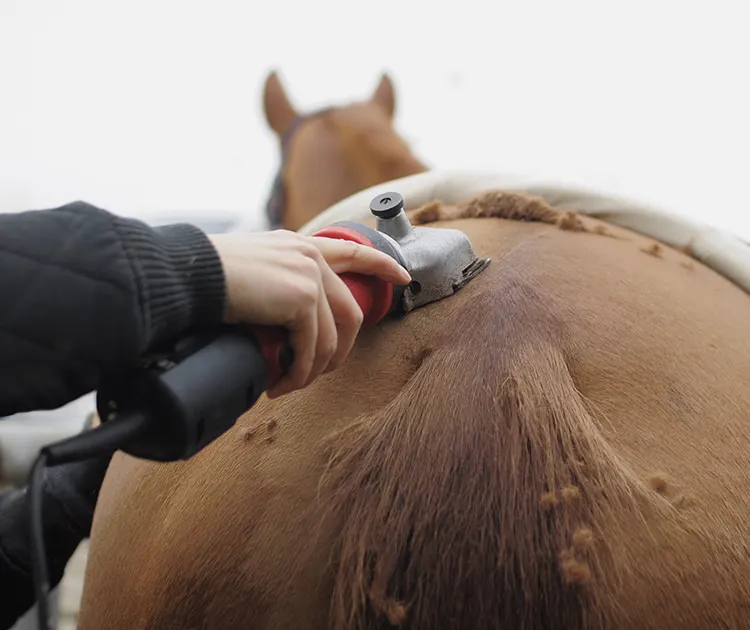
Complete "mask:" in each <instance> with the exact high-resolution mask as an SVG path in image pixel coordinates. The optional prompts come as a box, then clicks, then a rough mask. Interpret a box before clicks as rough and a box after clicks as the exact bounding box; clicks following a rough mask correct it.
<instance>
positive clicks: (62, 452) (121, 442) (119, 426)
mask: <svg viewBox="0 0 750 630" xmlns="http://www.w3.org/2000/svg"><path fill="white" fill-rule="evenodd" d="M147 426H148V419H147V417H146V416H144V415H141V414H137V413H134V414H132V415H128V416H123V417H121V418H118V419H117V420H116V421H113V422H111V423H108V424H103V425H101V426H99V427H97V428H96V429H92V430H91V431H87V432H86V433H82V434H80V435H75V436H73V437H71V438H68V439H66V440H62V441H60V442H57V443H55V444H50V445H48V446H45V447H44V448H42V449H41V451H40V453H39V455H38V457H37V459H36V461H35V462H34V466H33V468H32V469H31V473H30V475H29V495H28V496H29V502H28V507H29V521H30V523H31V569H32V575H33V577H34V591H35V596H36V602H37V615H38V617H37V618H38V623H39V630H49V628H50V627H51V626H52V623H51V620H50V617H49V572H48V570H47V556H46V550H45V544H44V519H43V514H42V507H43V492H42V486H43V482H44V471H45V468H47V467H48V466H57V465H60V464H66V463H70V462H74V461H80V460H82V459H89V458H91V457H97V456H101V455H107V454H112V453H114V452H115V451H117V450H119V449H120V448H123V447H126V446H127V445H128V444H129V443H132V442H133V441H134V440H137V439H138V438H139V437H140V436H142V435H144V433H145V431H146V428H147Z"/></svg>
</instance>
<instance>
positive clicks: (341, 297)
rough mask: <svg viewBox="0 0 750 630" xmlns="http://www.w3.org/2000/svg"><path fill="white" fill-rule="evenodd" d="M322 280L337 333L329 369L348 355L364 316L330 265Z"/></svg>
mask: <svg viewBox="0 0 750 630" xmlns="http://www.w3.org/2000/svg"><path fill="white" fill-rule="evenodd" d="M323 282H324V284H325V289H326V297H327V299H328V304H329V305H330V308H331V311H332V313H333V319H334V321H335V322H336V329H337V333H338V340H337V346H336V352H335V354H334V355H333V356H332V357H331V359H330V361H329V363H328V366H327V369H326V371H330V370H333V369H335V368H337V367H338V366H339V365H341V364H342V363H343V362H344V361H345V360H346V357H347V356H349V352H351V349H352V346H353V345H354V341H355V340H356V338H357V333H359V329H360V328H361V326H362V320H363V319H364V316H363V314H362V309H361V308H360V306H359V304H357V300H355V299H354V296H353V295H352V292H351V291H350V290H349V288H348V287H347V286H346V284H344V281H343V280H342V279H341V278H339V277H338V276H337V275H336V274H335V273H333V270H331V269H330V267H329V268H328V272H327V273H325V274H324V275H323Z"/></svg>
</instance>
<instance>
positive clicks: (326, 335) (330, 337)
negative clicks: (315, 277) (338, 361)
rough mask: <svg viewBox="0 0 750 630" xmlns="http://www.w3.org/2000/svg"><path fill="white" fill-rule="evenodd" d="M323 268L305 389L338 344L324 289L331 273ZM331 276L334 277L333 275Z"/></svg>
mask: <svg viewBox="0 0 750 630" xmlns="http://www.w3.org/2000/svg"><path fill="white" fill-rule="evenodd" d="M325 267H327V265H326V264H325V262H322V264H321V275H322V276H323V282H321V285H320V299H319V300H318V343H317V345H316V348H315V361H314V362H313V366H312V369H311V370H310V374H309V375H308V377H307V380H306V381H305V387H307V386H308V385H309V384H310V383H312V382H313V381H314V380H315V379H316V378H318V376H320V374H322V373H323V372H324V371H325V369H326V368H327V367H328V363H329V362H330V360H331V358H332V357H333V355H334V354H335V353H336V347H337V344H338V331H337V330H336V323H335V322H334V320H333V312H332V311H331V306H330V304H329V303H328V298H327V296H326V290H325V288H324V285H325V282H326V276H327V275H328V274H329V273H330V274H333V272H332V271H330V269H328V272H326V270H325V269H324V268H325ZM333 275H334V276H335V274H333Z"/></svg>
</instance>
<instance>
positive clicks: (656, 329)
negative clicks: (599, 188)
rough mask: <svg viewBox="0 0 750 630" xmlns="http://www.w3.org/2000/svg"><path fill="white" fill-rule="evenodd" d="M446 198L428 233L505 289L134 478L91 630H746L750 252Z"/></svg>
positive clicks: (410, 193)
mask: <svg viewBox="0 0 750 630" xmlns="http://www.w3.org/2000/svg"><path fill="white" fill-rule="evenodd" d="M290 158H294V150H292V155H291V156H290ZM312 158H313V156H310V158H309V159H312ZM290 163H291V159H290ZM431 175H432V174H431V173H427V174H424V175H418V176H416V177H414V178H407V179H406V180H404V181H402V182H400V183H399V184H398V186H397V187H396V189H397V190H400V191H403V192H404V194H405V196H406V198H407V202H408V200H409V199H413V200H414V204H415V205H417V206H419V207H418V208H417V209H416V210H414V211H413V212H412V215H411V216H412V220H413V222H414V223H417V224H424V225H428V226H429V225H434V226H448V227H452V228H457V229H460V230H463V231H464V232H466V233H467V234H468V236H469V237H470V238H471V240H472V242H473V244H474V247H475V249H476V250H477V253H478V254H479V255H480V256H490V257H492V258H493V263H492V264H491V265H490V267H489V268H488V269H487V270H486V271H485V272H483V274H481V275H480V276H479V277H477V278H476V279H475V280H474V281H472V282H471V283H470V284H469V285H468V286H466V287H465V288H464V289H462V290H461V291H460V292H458V293H457V294H455V295H454V296H452V297H450V298H448V299H445V300H442V301H440V302H437V303H434V304H431V305H429V306H426V307H424V308H422V309H419V310H417V311H414V312H413V313H411V314H409V315H408V316H407V317H406V318H404V319H403V320H400V321H387V322H384V323H382V324H381V325H379V326H377V327H376V328H373V329H367V330H363V331H362V333H361V334H360V337H359V338H358V340H357V343H356V345H355V348H354V350H353V352H352V355H351V356H350V358H349V360H348V361H347V363H346V364H345V365H344V366H342V367H341V368H339V369H338V370H336V371H335V372H332V373H330V374H327V375H324V376H323V377H321V378H320V379H318V380H317V381H316V382H315V383H314V384H313V385H312V386H310V387H308V388H306V389H305V390H302V391H298V392H294V393H292V394H290V395H288V396H286V397H283V398H281V399H278V400H274V401H270V400H268V399H267V398H265V397H264V398H263V399H261V401H260V402H259V403H258V404H257V405H256V407H255V408H253V409H252V410H251V411H249V412H248V413H247V414H245V415H244V416H243V417H242V418H240V420H239V421H238V423H237V425H236V427H235V428H233V429H232V430H230V431H229V432H228V433H227V434H226V435H224V436H223V437H222V438H220V439H219V440H217V441H216V442H215V443H213V444H212V445H211V446H209V447H208V448H207V449H205V450H204V451H203V452H201V453H200V454H199V455H197V456H196V457H195V458H193V459H192V460H191V461H188V462H184V463H175V464H168V465H162V464H154V463H147V462H143V461H139V460H136V459H133V458H130V457H127V456H124V455H121V454H118V455H116V456H115V458H114V459H113V462H112V465H111V467H110V470H109V472H108V475H107V478H106V480H105V483H104V486H103V488H102V492H101V496H100V499H99V505H98V508H97V513H96V517H95V523H94V528H93V532H92V540H91V554H90V557H89V565H88V569H87V574H86V582H85V592H84V598H83V602H82V610H81V617H80V624H79V628H81V630H110V629H111V630H126V629H127V630H135V629H144V630H157V629H167V628H175V629H198V628H206V629H209V628H211V629H214V628H215V629H229V628H231V629H234V628H238V629H239V628H243V629H244V628H253V629H262V630H280V629H287V628H288V629H292V628H294V629H301V630H306V629H308V630H322V629H324V628H333V629H335V630H344V629H355V630H356V629H360V630H365V629H366V630H375V629H381V628H387V627H391V626H400V627H403V628H412V629H419V630H442V629H462V630H479V629H502V630H511V629H533V630H542V629H544V630H550V629H557V628H560V629H565V630H569V629H572V628H576V629H586V630H588V629H591V630H594V629H596V630H599V629H606V630H610V629H611V630H614V629H618V630H619V629H623V630H624V629H654V630H656V629H663V628H671V629H672V630H699V629H701V630H702V629H705V628H748V627H750V519H749V518H748V514H750V492H748V491H749V490H750V457H749V456H748V453H750V420H748V412H749V411H750V388H748V387H747V385H746V383H747V380H748V378H750V337H749V336H748V335H747V332H746V322H747V321H748V320H749V318H750V299H749V298H748V295H747V289H748V287H750V283H748V282H747V276H748V274H747V271H748V268H750V264H748V254H747V252H746V251H745V250H744V249H743V250H741V251H739V252H738V253H737V252H736V250H737V247H738V245H737V242H736V241H733V240H731V239H728V238H727V239H725V240H723V241H722V240H721V239H719V241H718V242H717V241H711V240H710V239H708V238H703V236H702V235H701V233H700V232H699V231H695V230H692V231H691V228H690V227H689V226H688V224H687V223H681V222H680V221H679V220H672V223H670V219H668V218H665V217H662V216H658V215H654V216H652V217H651V218H650V219H649V217H648V216H647V213H646V215H643V216H641V215H638V213H637V212H633V213H630V214H628V213H622V212H620V213H619V214H618V211H617V208H616V207H615V206H616V204H614V203H606V200H603V201H601V203H599V202H597V201H596V199H595V198H593V197H591V198H588V199H583V198H582V199H581V200H579V201H580V203H579V204H578V205H580V206H581V208H582V209H583V208H584V206H585V205H586V201H587V200H588V201H591V203H592V204H593V205H596V204H597V203H599V206H600V208H604V210H606V212H605V216H608V217H609V218H611V219H612V220H617V221H618V222H620V223H623V224H626V223H627V222H628V221H632V223H633V225H635V226H636V227H637V226H642V225H643V224H644V221H645V222H646V223H648V221H651V224H650V227H648V229H646V230H645V231H646V232H649V231H650V232H651V233H656V232H658V231H661V233H663V234H665V239H664V240H667V241H669V242H673V243H674V244H681V245H682V246H686V245H688V244H690V248H689V251H687V249H688V248H685V249H686V251H682V250H680V249H677V248H676V247H670V246H668V245H666V244H664V243H657V242H655V241H654V240H653V239H651V238H647V237H645V236H643V235H641V234H638V233H636V232H635V231H632V230H628V229H624V228H622V227H619V226H616V225H614V224H613V223H611V222H604V221H601V220H599V219H596V218H592V217H589V216H584V215H582V214H578V213H575V212H572V211H570V210H565V209H560V208H559V207H556V206H563V207H565V206H566V205H568V206H569V207H570V206H575V205H576V203H578V202H575V203H574V202H570V199H569V198H566V197H565V195H564V194H559V195H555V194H554V191H550V190H546V191H544V194H542V195H540V196H534V195H529V194H524V193H519V192H513V191H509V190H490V191H489V192H482V191H483V190H485V186H478V187H477V188H478V189H477V190H474V192H473V193H470V188H471V186H467V185H465V184H466V182H463V183H460V182H458V180H456V181H453V182H448V184H446V185H443V184H445V182H438V183H437V184H436V181H437V180H436V179H435V178H433V179H429V176H431ZM425 178H427V179H425ZM425 182H426V183H425ZM457 182H458V183H457ZM391 188H393V186H392V185H391V184H389V185H388V186H387V188H383V189H382V190H385V189H391ZM495 188H497V187H495ZM527 189H530V188H529V187H527ZM451 190H453V193H451ZM539 190H542V189H539ZM433 193H434V194H435V195H436V196H437V197H438V198H440V199H443V201H444V203H443V202H440V201H436V202H431V203H424V202H425V201H426V200H427V199H429V198H431V197H432V196H433ZM464 193H466V194H465V195H464ZM363 194H365V195H366V194H369V191H365V193H363ZM464 196H465V200H464V201H462V202H459V201H458V198H459V197H464ZM363 199H366V196H365V197H363V196H362V195H359V196H356V197H355V198H353V199H351V200H349V201H347V202H346V203H345V204H343V206H347V204H348V207H343V206H339V207H337V208H335V209H333V210H331V211H329V212H326V213H324V215H323V219H324V220H333V219H334V218H335V219H339V218H341V216H342V215H344V214H347V212H348V214H349V215H350V216H353V217H354V218H357V216H356V215H357V214H358V213H359V212H361V207H362V203H363ZM592 200H593V201H592ZM568 202H570V203H568ZM365 209H366V204H365ZM334 210H335V212H334ZM591 210H592V209H591V208H588V209H587V211H591ZM644 216H645V218H644ZM665 226H666V227H665ZM745 249H746V248H745ZM730 250H731V251H732V252H735V253H737V256H736V257H735V258H734V259H731V260H730V258H731V256H730V255H729V254H725V252H729V251H730ZM699 258H704V259H705V261H706V264H704V263H703V262H701V261H700V260H699ZM709 265H710V266H709ZM716 269H720V270H727V271H726V273H725V274H720V273H717V271H716ZM743 274H744V275H743ZM730 278H731V280H730ZM739 284H742V287H741V286H739ZM743 287H744V288H743Z"/></svg>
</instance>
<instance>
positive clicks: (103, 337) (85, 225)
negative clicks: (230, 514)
mask: <svg viewBox="0 0 750 630" xmlns="http://www.w3.org/2000/svg"><path fill="white" fill-rule="evenodd" d="M224 307H225V286H224V275H223V270H222V266H221V261H220V259H219V257H218V255H217V253H216V251H215V250H214V248H213V246H212V244H211V243H210V241H209V240H208V238H207V237H206V235H205V234H203V232H201V231H200V230H198V229H197V228H195V227H193V226H190V225H172V226H166V227H161V228H155V229H154V228H150V227H148V226H147V225H145V224H144V223H141V222H139V221H135V220H132V219H124V218H121V217H118V216H116V215H113V214H111V213H109V212H106V211H104V210H101V209H99V208H95V207H93V206H91V205H89V204H86V203H81V202H78V203H72V204H69V205H66V206H62V207H61V208H56V209H54V210H42V211H35V212H23V213H18V214H0V422H2V419H1V418H2V417H3V416H7V415H10V414H14V413H17V412H22V411H30V410H34V409H50V408H55V407H59V406H61V405H63V404H65V403H67V402H70V401H72V400H74V399H76V398H78V397H80V396H82V395H83V394H85V393H88V392H90V391H93V390H95V389H97V387H98V383H99V381H100V380H101V378H102V377H103V376H106V375H107V374H108V373H110V372H115V371H118V370H120V369H122V368H125V367H127V366H128V365H131V364H132V363H134V362H135V361H136V360H137V359H138V358H139V357H140V356H141V355H142V354H143V353H144V352H146V351H147V350H150V349H152V348H154V347H156V346H159V345H161V344H162V343H163V342H164V343H166V342H168V341H170V340H173V339H176V338H177V337H179V336H180V335H182V334H185V333H186V332H188V331H189V330H190V329H193V328H198V327H202V326H208V325H211V324H214V323H218V322H219V321H220V320H221V317H222V314H223V312H224ZM108 464H109V457H103V458H99V459H96V460H90V461H87V462H80V463H75V464H68V465H65V466H60V467H55V468H51V469H49V470H47V471H46V473H45V475H46V476H45V481H44V489H43V497H44V530H45V540H46V542H47V560H48V563H49V568H50V578H51V582H52V586H54V585H55V584H57V583H58V582H59V581H60V579H61V578H62V575H63V571H64V568H65V565H66V564H67V562H68V560H69V559H70V556H71V555H72V553H73V552H74V551H75V549H76V547H77V546H78V544H79V543H80V542H81V541H82V540H83V539H84V538H86V537H87V536H88V535H89V531H90V527H91V521H92V518H93V512H94V507H95V505H96V500H97V497H98V494H99V487H100V485H101V483H102V480H103V478H104V474H105V472H106V469H107V466H108ZM28 532H29V523H28V518H27V494H26V490H25V489H21V490H14V491H10V492H5V493H0V628H2V629H5V628H8V627H10V626H12V624H13V623H14V622H15V620H16V619H17V618H18V617H19V616H20V615H22V614H23V613H24V612H25V611H26V610H28V608H29V607H30V606H31V605H32V604H33V602H34V595H33V582H32V574H31V565H30V547H29V536H28Z"/></svg>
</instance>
